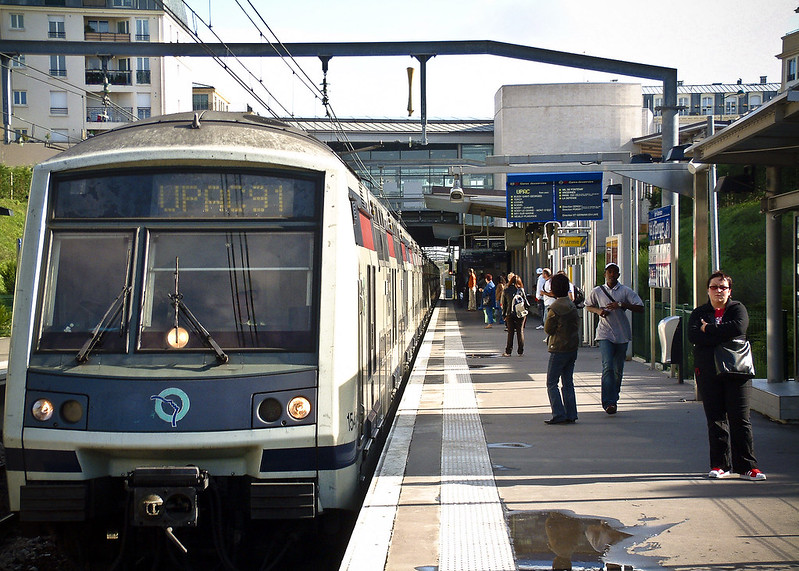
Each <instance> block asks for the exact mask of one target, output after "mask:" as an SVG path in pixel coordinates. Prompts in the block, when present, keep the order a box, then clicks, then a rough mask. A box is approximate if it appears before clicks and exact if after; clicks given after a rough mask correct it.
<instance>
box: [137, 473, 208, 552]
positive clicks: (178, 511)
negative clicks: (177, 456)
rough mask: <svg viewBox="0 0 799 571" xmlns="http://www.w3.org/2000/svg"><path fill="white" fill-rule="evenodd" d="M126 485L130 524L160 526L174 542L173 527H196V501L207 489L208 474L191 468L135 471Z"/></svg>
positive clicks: (197, 512) (197, 510)
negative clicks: (131, 509) (131, 500)
mask: <svg viewBox="0 0 799 571" xmlns="http://www.w3.org/2000/svg"><path fill="white" fill-rule="evenodd" d="M125 484H126V486H127V488H128V490H129V491H130V492H131V493H132V495H133V514H132V518H133V522H132V523H133V525H134V526H142V527H161V528H163V529H164V530H166V533H167V535H169V536H170V539H172V540H173V541H176V539H175V538H174V535H173V534H172V529H173V528H175V527H196V526H197V517H198V514H199V508H198V505H197V500H198V496H199V494H200V492H202V491H203V490H205V489H206V488H207V487H208V472H207V471H205V470H200V469H199V468H196V467H191V466H161V467H147V468H136V469H135V470H133V471H132V472H130V473H129V474H128V477H127V479H126V480H125ZM181 547H182V546H181Z"/></svg>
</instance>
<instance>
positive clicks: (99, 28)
mask: <svg viewBox="0 0 799 571" xmlns="http://www.w3.org/2000/svg"><path fill="white" fill-rule="evenodd" d="M86 25H87V26H88V27H89V29H90V30H91V31H92V32H97V33H99V34H105V33H108V20H89V21H88V22H86Z"/></svg>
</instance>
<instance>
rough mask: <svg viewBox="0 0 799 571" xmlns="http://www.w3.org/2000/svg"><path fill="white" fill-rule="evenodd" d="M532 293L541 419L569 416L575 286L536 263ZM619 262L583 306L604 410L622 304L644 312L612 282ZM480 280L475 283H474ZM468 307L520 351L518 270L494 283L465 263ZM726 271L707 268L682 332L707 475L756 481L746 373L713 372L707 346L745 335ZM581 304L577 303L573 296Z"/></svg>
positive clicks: (522, 320) (625, 326)
mask: <svg viewBox="0 0 799 571" xmlns="http://www.w3.org/2000/svg"><path fill="white" fill-rule="evenodd" d="M536 273H537V276H538V279H537V284H536V294H535V300H536V302H537V303H538V309H539V314H540V316H541V324H540V325H538V326H537V327H536V329H543V331H544V333H545V334H546V338H545V339H544V341H545V342H546V343H547V349H548V351H549V354H550V356H549V362H548V365H547V381H546V383H547V396H548V397H549V403H550V408H551V412H552V416H551V418H549V419H547V420H546V421H545V423H546V424H549V425H557V424H574V423H575V422H576V421H577V399H576V396H575V391H574V368H575V363H576V361H577V351H578V348H579V346H580V326H581V320H582V317H581V315H580V311H579V308H578V306H577V305H575V303H574V301H575V288H574V285H573V284H572V283H571V281H570V280H569V278H568V276H567V275H566V274H565V273H564V272H563V271H560V272H556V273H554V274H553V272H552V271H551V270H550V269H549V268H538V270H537V272H536ZM620 273H621V272H620V269H619V266H618V265H617V264H615V263H609V264H607V265H606V266H605V272H604V278H605V283H604V284H600V285H598V286H596V287H595V288H593V289H592V290H591V291H590V292H589V293H588V295H587V296H585V302H584V303H585V309H586V310H587V311H588V312H590V313H593V314H596V315H597V316H598V323H597V328H596V336H595V339H596V340H597V343H598V345H599V350H600V354H601V357H602V376H601V402H602V408H603V409H604V411H605V412H606V413H607V414H609V415H615V414H616V412H617V411H618V401H619V395H620V392H621V384H622V376H623V373H624V364H625V361H626V359H627V347H628V344H629V343H630V341H631V340H632V328H631V325H630V319H629V318H628V316H627V315H626V312H628V311H630V312H633V313H643V312H644V302H643V301H642V300H641V298H640V296H639V295H638V294H637V293H636V292H635V291H634V290H632V289H631V288H629V287H627V286H625V285H624V284H622V283H621V282H619V276H620ZM478 285H479V286H481V287H478ZM467 289H468V296H469V298H468V299H469V301H468V310H469V311H477V310H479V309H482V310H483V312H484V315H485V327H486V328H487V329H491V328H493V326H494V323H500V324H502V323H504V324H505V330H506V331H507V340H506V344H505V350H504V353H503V357H510V356H511V355H512V353H513V347H514V339H515V340H516V352H517V354H518V355H520V356H521V355H523V354H524V328H525V324H526V321H527V314H528V309H529V307H530V303H529V301H528V296H527V292H526V291H525V289H524V284H523V283H522V279H521V277H520V276H518V275H515V274H513V273H509V274H507V276H506V275H505V274H501V275H500V276H499V277H498V279H497V283H494V277H493V276H492V275H491V274H484V275H483V276H482V279H481V280H480V282H478V278H477V274H476V273H475V271H474V270H473V269H469V274H468V278H467ZM731 292H732V278H731V277H730V276H728V275H727V274H725V273H724V272H721V271H717V272H714V273H713V274H712V275H711V276H710V279H709V280H708V303H706V304H703V305H701V306H699V307H697V308H696V309H694V311H693V312H692V314H691V317H690V319H689V321H688V339H689V340H690V341H691V343H693V345H694V365H695V375H694V376H695V379H696V385H697V388H698V391H699V393H700V395H701V398H702V404H703V407H704V411H705V417H706V419H707V427H708V440H709V445H710V466H711V469H710V472H709V473H708V477H710V478H716V479H718V478H727V477H730V476H731V475H733V474H735V473H737V474H739V475H740V477H741V478H744V479H748V480H753V481H760V480H765V479H766V476H765V474H763V472H761V471H760V470H759V469H758V467H757V460H756V458H755V455H754V445H753V438H752V425H751V422H750V419H749V401H748V394H747V379H745V378H743V379H742V378H740V377H737V376H736V377H733V376H731V375H727V374H719V373H718V372H717V369H716V362H715V358H714V353H715V350H716V347H717V346H718V345H720V344H722V343H725V342H728V341H730V340H732V339H745V338H746V330H747V327H748V325H749V316H748V314H747V311H746V307H744V305H743V304H742V303H741V302H739V301H735V300H732V299H730V294H731ZM580 305H582V303H580Z"/></svg>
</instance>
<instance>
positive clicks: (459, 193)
mask: <svg viewBox="0 0 799 571" xmlns="http://www.w3.org/2000/svg"><path fill="white" fill-rule="evenodd" d="M449 199H450V200H463V189H462V188H457V187H456V188H453V189H452V190H450V191H449Z"/></svg>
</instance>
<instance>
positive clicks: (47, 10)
mask: <svg viewBox="0 0 799 571" xmlns="http://www.w3.org/2000/svg"><path fill="white" fill-rule="evenodd" d="M164 5H167V6H168V5H169V3H168V2H165V3H164ZM161 6H162V4H161V3H160V2H155V1H153V0H77V1H74V0H28V1H27V2H25V4H24V5H22V4H20V3H18V2H15V1H14V0H0V35H1V36H2V37H3V39H7V40H11V41H14V40H20V41H22V40H28V41H41V42H52V43H53V46H54V49H53V53H52V54H50V55H26V54H20V55H18V56H15V57H13V58H12V60H11V112H12V117H11V130H12V131H13V135H12V139H22V140H33V141H50V142H54V143H56V142H61V143H68V144H72V143H76V142H78V141H80V140H82V139H84V138H86V137H88V136H91V135H93V134H95V133H98V132H101V131H105V130H108V129H111V128H113V127H118V126H120V125H122V124H125V123H128V122H130V121H135V120H137V119H143V118H147V117H150V116H154V115H161V114H164V113H172V112H177V111H189V110H191V103H192V101H191V97H192V93H191V77H190V73H189V72H190V69H189V68H188V66H187V65H186V64H185V60H184V59H181V58H176V57H165V58H160V57H125V56H114V57H110V56H103V55H96V56H71V55H65V54H62V53H58V47H57V44H58V43H59V42H64V41H92V42H180V41H183V40H184V38H187V37H188V35H187V34H186V33H185V32H184V31H183V29H182V27H181V26H180V24H179V22H178V21H177V20H176V17H182V14H183V11H182V10H180V8H177V7H176V8H175V10H174V11H172V10H169V11H168V12H167V11H165V9H164V8H163V7H161ZM170 14H175V15H176V16H174V17H173V16H172V15H170ZM167 78H168V80H167Z"/></svg>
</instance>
